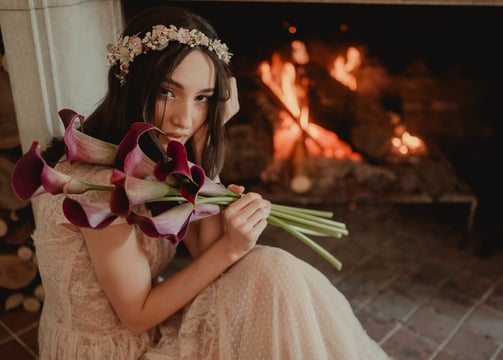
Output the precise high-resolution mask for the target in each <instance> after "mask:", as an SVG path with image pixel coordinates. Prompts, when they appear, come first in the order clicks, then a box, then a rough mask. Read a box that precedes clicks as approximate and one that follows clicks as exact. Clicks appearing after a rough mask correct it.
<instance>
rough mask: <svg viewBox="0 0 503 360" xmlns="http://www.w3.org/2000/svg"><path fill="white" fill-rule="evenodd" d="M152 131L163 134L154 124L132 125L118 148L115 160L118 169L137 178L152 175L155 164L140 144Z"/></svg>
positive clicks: (140, 123)
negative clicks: (148, 132)
mask: <svg viewBox="0 0 503 360" xmlns="http://www.w3.org/2000/svg"><path fill="white" fill-rule="evenodd" d="M151 130H154V131H158V132H160V133H162V131H161V129H159V128H157V127H156V126H154V125H152V124H147V123H144V122H135V123H133V124H132V125H131V128H130V129H129V131H128V132H127V134H126V136H124V138H123V139H122V141H121V142H120V144H119V147H118V148H117V157H116V159H115V160H116V167H117V168H119V169H121V170H124V172H126V173H127V174H132V175H135V176H136V177H141V178H145V177H147V176H148V175H152V170H153V167H154V166H155V163H154V162H153V161H152V160H150V159H149V158H148V157H147V156H146V155H145V154H144V153H143V151H142V150H141V148H140V146H139V143H138V142H139V139H140V137H141V136H142V135H143V134H145V133H146V132H147V131H151Z"/></svg>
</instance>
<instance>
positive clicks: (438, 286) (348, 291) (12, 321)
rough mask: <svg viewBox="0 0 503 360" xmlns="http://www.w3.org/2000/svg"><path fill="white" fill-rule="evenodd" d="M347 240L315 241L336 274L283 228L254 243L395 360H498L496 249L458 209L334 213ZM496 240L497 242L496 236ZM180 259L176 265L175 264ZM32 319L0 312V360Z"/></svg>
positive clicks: (29, 347)
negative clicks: (337, 306)
mask: <svg viewBox="0 0 503 360" xmlns="http://www.w3.org/2000/svg"><path fill="white" fill-rule="evenodd" d="M331 210H333V211H334V214H335V216H334V218H335V219H337V220H341V221H343V222H345V223H346V225H347V226H348V229H349V236H347V237H344V238H342V239H335V240H334V239H325V238H321V239H317V241H318V242H319V243H320V244H321V245H322V246H324V247H326V248H327V249H329V250H330V251H331V252H332V253H333V254H334V255H336V256H337V257H338V258H339V259H340V260H341V261H342V262H343V264H344V266H343V269H342V270H341V271H337V270H335V269H333V268H331V267H330V265H329V264H328V263H325V262H324V260H322V259H321V258H320V257H319V256H318V255H317V254H315V253H314V252H313V251H311V250H310V249H309V248H307V247H306V246H305V245H303V244H301V243H300V242H299V241H298V240H296V239H295V238H292V237H290V236H289V235H287V234H286V233H284V232H283V231H281V230H279V229H277V228H274V227H268V228H267V230H266V232H265V234H264V236H263V238H262V240H261V242H262V243H265V244H270V245H274V246H279V247H282V248H285V249H287V250H289V251H291V252H292V253H294V254H295V255H297V256H299V257H301V258H303V259H305V260H306V261H308V262H310V263H312V264H313V265H314V266H316V267H317V268H318V269H320V270H321V271H322V272H324V273H325V274H326V275H327V276H328V277H329V278H330V279H331V280H332V281H333V283H334V284H336V286H338V288H339V289H340V290H341V291H342V292H343V293H344V294H345V295H346V296H347V297H348V299H349V300H350V302H351V304H352V305H353V308H354V310H355V312H356V314H357V316H358V317H359V318H360V319H361V321H362V323H363V324H364V326H365V328H366V329H367V331H368V333H369V334H370V336H372V337H373V338H374V339H376V340H377V341H378V342H379V343H380V344H381V345H382V346H383V348H384V349H385V350H386V351H387V352H388V353H389V354H390V355H392V356H393V357H394V358H395V359H400V360H406V359H411V360H412V359H437V360H454V359H456V360H464V359H466V360H483V359H488V360H503V251H496V252H493V253H492V254H490V256H488V257H483V258H482V257H479V256H477V255H476V251H475V247H476V246H477V242H478V230H477V229H476V228H474V229H472V231H471V232H470V233H469V236H468V241H467V242H466V243H464V246H460V244H462V242H463V239H465V236H466V235H467V232H466V225H467V223H466V221H467V211H466V209H464V208H462V206H460V205H455V206H452V205H451V206H437V205H435V206H434V205H419V206H418V205H400V206H397V205H393V206H391V205H377V206H376V205H372V206H370V205H365V206H364V205H361V206H359V207H356V209H353V210H351V211H350V210H349V209H348V208H346V207H345V206H335V207H334V209H331ZM500 240H501V239H500ZM180 261H181V262H183V261H184V259H183V258H182V259H180ZM37 328H38V314H30V313H27V312H25V311H23V310H15V311H10V312H5V313H3V314H0V358H2V359H6V360H7V359H9V360H10V359H13V360H14V359H15V360H23V359H36V358H37V343H36V334H37Z"/></svg>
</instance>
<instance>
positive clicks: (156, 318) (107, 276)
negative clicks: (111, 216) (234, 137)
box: [82, 193, 270, 332]
mask: <svg viewBox="0 0 503 360" xmlns="http://www.w3.org/2000/svg"><path fill="white" fill-rule="evenodd" d="M269 211H270V202H269V201H267V200H264V199H262V197H261V196H260V195H258V194H255V193H248V194H246V195H244V196H242V197H241V198H240V199H238V200H236V201H235V202H234V203H232V204H231V205H229V206H228V207H227V208H226V209H225V210H224V211H223V212H222V213H221V214H220V215H217V216H214V217H212V218H214V219H218V218H220V220H218V221H219V222H220V223H221V224H222V228H221V229H222V231H223V232H222V233H221V234H219V235H217V236H218V238H217V239H216V240H215V239H214V241H212V242H211V244H210V245H209V246H208V247H207V249H205V250H204V252H202V253H201V254H199V256H198V257H197V258H196V259H195V260H194V261H193V262H191V263H190V264H189V265H188V266H186V267H185V268H183V269H182V270H180V271H179V272H177V273H175V274H173V275H172V276H170V277H168V278H167V279H166V280H165V281H163V282H162V283H160V284H158V285H155V286H154V285H153V284H152V274H151V272H150V267H149V263H148V259H147V256H146V254H145V253H144V252H143V249H142V247H141V245H140V243H139V241H138V238H137V236H136V232H135V231H137V230H135V228H134V227H133V226H130V225H128V224H121V225H112V226H109V227H107V228H105V229H102V230H93V229H82V233H83V235H84V238H85V240H86V244H87V248H88V251H89V254H90V257H91V260H92V263H93V266H94V270H95V272H96V275H97V278H98V281H99V283H100V285H101V286H102V288H103V290H104V292H105V294H106V295H107V297H108V298H109V300H110V302H111V304H112V306H113V308H114V310H115V311H116V313H117V315H118V316H119V318H120V319H121V321H122V322H123V323H124V324H125V326H126V327H127V328H129V329H130V330H131V331H133V332H142V331H145V330H147V329H149V328H151V327H153V326H155V325H157V324H158V323H160V322H161V321H163V320H165V319H166V318H167V317H169V316H170V315H172V314H173V313H175V312H176V311H178V310H179V309H180V308H182V307H183V306H184V305H186V304H187V303H188V302H189V301H191V300H192V299H193V298H194V297H195V296H196V295H197V294H199V293H200V292H201V291H202V290H203V289H204V288H205V287H207V286H208V285H209V284H210V283H211V282H212V281H214V280H215V279H216V278H217V277H218V276H219V275H220V274H222V273H223V272H224V271H225V270H226V269H227V268H228V267H229V266H231V265H232V264H234V263H235V262H236V261H238V260H239V259H240V258H241V257H243V256H244V255H245V254H246V253H248V252H249V251H250V250H251V249H252V248H253V246H254V245H255V244H256V241H257V239H258V237H259V235H260V234H261V233H262V231H263V230H264V229H265V227H266V225H267V216H268V215H269ZM210 219H211V218H208V219H206V220H210ZM160 241H165V240H161V239H160Z"/></svg>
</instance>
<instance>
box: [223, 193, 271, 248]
mask: <svg viewBox="0 0 503 360" xmlns="http://www.w3.org/2000/svg"><path fill="white" fill-rule="evenodd" d="M232 186H236V187H237V188H238V189H237V190H240V189H239V186H237V185H232ZM241 188H243V187H241ZM243 190H244V188H243ZM270 211H271V202H270V201H269V200H266V199H263V198H262V196H261V195H260V194H257V193H254V192H250V193H247V194H244V195H243V196H241V198H239V199H238V200H236V201H234V202H233V203H232V204H230V205H229V206H227V208H226V209H225V210H223V212H222V217H223V225H224V229H223V230H224V235H223V236H222V238H221V241H225V242H226V243H227V247H228V249H229V251H230V252H231V253H232V254H233V255H234V256H236V257H237V258H241V257H242V256H244V255H245V254H246V253H247V252H248V251H250V250H251V249H252V248H253V247H254V246H255V244H256V242H257V240H258V238H259V236H260V234H261V233H262V232H263V231H264V229H265V227H266V226H267V217H268V216H269V213H270Z"/></svg>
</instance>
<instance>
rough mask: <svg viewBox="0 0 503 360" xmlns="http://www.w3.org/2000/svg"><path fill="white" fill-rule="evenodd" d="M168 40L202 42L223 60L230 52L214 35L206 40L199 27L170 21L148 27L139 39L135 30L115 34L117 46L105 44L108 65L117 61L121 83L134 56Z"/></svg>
mask: <svg viewBox="0 0 503 360" xmlns="http://www.w3.org/2000/svg"><path fill="white" fill-rule="evenodd" d="M170 41H176V42H178V43H180V44H184V45H187V46H189V47H194V46H204V47H206V48H208V50H210V51H213V52H214V53H215V54H216V55H217V57H218V58H219V59H220V60H222V61H223V62H224V63H226V64H229V62H230V59H231V56H232V54H231V53H230V52H229V48H228V47H227V45H226V44H224V43H222V42H221V41H220V40H218V39H215V40H210V39H209V38H208V37H207V36H206V34H204V33H202V32H200V31H199V30H196V29H192V30H189V29H185V28H179V29H178V28H177V27H176V26H174V25H170V26H169V28H168V27H166V26H164V25H155V26H153V27H152V31H149V32H147V33H146V34H145V37H144V38H143V39H141V38H140V37H139V36H138V34H136V35H132V36H125V37H124V38H122V37H121V36H120V35H119V36H118V41H117V46H114V45H113V44H109V45H108V46H107V50H108V55H107V58H108V65H110V66H113V65H115V64H117V63H119V69H120V73H119V74H116V76H117V78H118V79H119V80H120V83H121V85H124V84H125V83H126V76H127V74H128V73H129V66H130V64H131V63H132V62H133V61H134V58H135V57H136V56H138V55H140V54H143V53H146V52H148V51H149V50H163V49H165V48H166V46H168V44H169V42H170Z"/></svg>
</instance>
